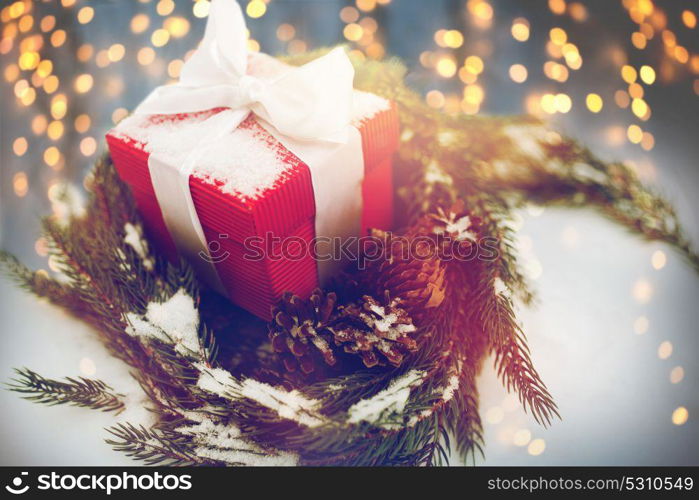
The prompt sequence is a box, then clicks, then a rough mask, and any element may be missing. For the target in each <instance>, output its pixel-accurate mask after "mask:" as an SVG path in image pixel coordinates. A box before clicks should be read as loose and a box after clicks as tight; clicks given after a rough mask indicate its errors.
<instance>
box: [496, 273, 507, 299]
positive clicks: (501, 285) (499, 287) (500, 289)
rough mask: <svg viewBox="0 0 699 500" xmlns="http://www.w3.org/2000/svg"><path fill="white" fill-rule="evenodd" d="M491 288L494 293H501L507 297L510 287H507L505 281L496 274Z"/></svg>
mask: <svg viewBox="0 0 699 500" xmlns="http://www.w3.org/2000/svg"><path fill="white" fill-rule="evenodd" d="M493 289H494V290H495V294H496V295H501V296H503V297H505V298H509V296H510V289H509V288H508V287H507V285H506V284H505V282H504V281H502V279H500V276H497V277H496V278H495V279H494V280H493Z"/></svg>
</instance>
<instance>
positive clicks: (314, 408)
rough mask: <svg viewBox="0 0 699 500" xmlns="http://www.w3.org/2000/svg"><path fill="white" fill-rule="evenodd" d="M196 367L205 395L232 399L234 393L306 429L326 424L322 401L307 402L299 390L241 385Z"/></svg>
mask: <svg viewBox="0 0 699 500" xmlns="http://www.w3.org/2000/svg"><path fill="white" fill-rule="evenodd" d="M194 366H195V368H197V369H198V370H199V371H200V372H201V374H200V375H199V380H198V381H197V386H198V387H199V388H200V389H202V390H204V391H206V392H209V393H212V394H216V395H218V396H220V397H223V398H229V399H232V396H231V394H230V392H231V391H232V390H233V391H235V392H237V393H238V394H239V395H240V396H239V397H243V398H247V399H250V400H252V401H255V402H256V403H258V404H259V405H261V406H264V407H265V408H269V409H270V410H273V411H275V412H276V413H277V414H278V415H279V416H280V417H282V418H285V419H288V420H293V421H294V422H297V423H299V424H301V425H305V426H307V427H317V426H319V425H321V424H323V422H324V419H323V417H322V415H320V414H319V413H318V408H319V407H320V401H318V400H317V399H308V398H306V397H305V396H304V395H303V394H301V393H300V392H299V391H297V390H293V391H286V390H284V389H278V388H276V387H272V386H271V385H269V384H265V383H264V382H259V381H257V380H255V379H251V378H248V379H245V380H243V381H242V382H241V381H238V380H236V379H235V378H234V377H233V376H232V375H231V374H230V373H229V372H228V371H226V370H224V369H222V368H207V367H205V366H204V365H203V364H201V363H197V364H195V365H194Z"/></svg>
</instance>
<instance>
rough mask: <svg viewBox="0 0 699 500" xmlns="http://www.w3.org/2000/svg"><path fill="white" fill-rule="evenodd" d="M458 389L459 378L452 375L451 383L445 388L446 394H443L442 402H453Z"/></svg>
mask: <svg viewBox="0 0 699 500" xmlns="http://www.w3.org/2000/svg"><path fill="white" fill-rule="evenodd" d="M458 388H459V376H458V375H452V376H451V377H449V382H448V383H447V386H446V387H445V388H444V392H443V393H442V400H443V401H444V402H448V401H451V399H452V398H453V397H454V393H455V392H456V390H457V389H458Z"/></svg>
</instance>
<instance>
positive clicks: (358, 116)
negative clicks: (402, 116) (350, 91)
mask: <svg viewBox="0 0 699 500" xmlns="http://www.w3.org/2000/svg"><path fill="white" fill-rule="evenodd" d="M389 109H391V102H390V101H388V100H387V99H384V98H383V97H379V96H377V95H376V94H371V93H369V92H362V91H361V90H355V91H354V95H353V96H352V125H354V126H355V127H359V126H361V124H362V123H363V122H365V121H367V120H371V119H372V118H373V117H374V116H376V115H377V114H378V113H380V112H381V111H388V110H389Z"/></svg>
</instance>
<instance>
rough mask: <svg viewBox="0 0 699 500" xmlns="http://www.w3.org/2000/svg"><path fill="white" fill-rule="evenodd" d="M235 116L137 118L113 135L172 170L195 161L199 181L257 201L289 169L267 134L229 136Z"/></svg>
mask: <svg viewBox="0 0 699 500" xmlns="http://www.w3.org/2000/svg"><path fill="white" fill-rule="evenodd" d="M234 114H235V112H234V111H232V110H228V109H227V110H223V111H221V112H219V113H216V114H214V115H211V114H210V113H208V114H207V113H200V114H196V115H189V116H187V117H186V118H184V119H181V120H179V119H178V120H172V119H169V118H158V119H154V118H153V117H151V116H144V115H132V116H130V117H128V118H126V119H125V120H123V121H122V122H121V123H119V125H118V126H117V128H116V129H115V132H114V133H113V134H114V135H115V136H116V137H119V138H122V139H131V140H133V141H136V142H137V143H139V144H140V145H141V147H142V148H143V150H144V151H146V152H149V153H157V154H158V155H159V156H160V157H161V158H162V159H163V160H164V161H166V162H167V163H169V164H171V165H178V166H180V165H183V164H184V163H185V162H186V161H188V160H191V159H193V160H194V161H195V167H194V170H193V175H195V176H196V177H198V178H201V179H202V180H204V181H206V182H209V183H211V184H215V185H219V183H220V185H219V188H220V189H221V190H222V191H223V192H224V193H228V194H238V195H243V196H245V197H249V198H256V197H258V196H259V195H260V194H261V193H262V192H264V191H265V190H266V189H269V188H271V187H272V186H274V184H275V182H276V181H277V180H278V179H279V178H280V176H281V175H282V174H283V173H284V172H285V171H286V170H287V168H288V165H287V164H286V163H284V161H283V159H282V150H281V149H280V148H279V147H278V146H277V143H276V140H275V139H274V138H273V137H271V136H270V135H269V134H267V132H265V131H263V130H262V129H257V128H247V127H238V128H236V129H235V130H230V131H228V132H227V133H226V128H227V127H230V123H231V120H232V117H233V115H234ZM156 120H157V121H156ZM192 155H194V156H192Z"/></svg>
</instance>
